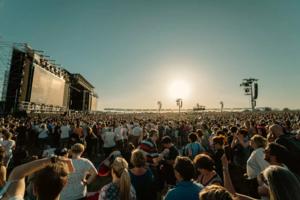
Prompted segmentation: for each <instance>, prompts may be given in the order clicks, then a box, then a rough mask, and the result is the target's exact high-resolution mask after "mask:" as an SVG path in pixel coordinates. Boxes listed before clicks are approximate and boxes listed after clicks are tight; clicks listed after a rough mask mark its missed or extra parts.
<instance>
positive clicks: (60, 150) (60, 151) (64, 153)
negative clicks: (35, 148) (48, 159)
mask: <svg viewBox="0 0 300 200" xmlns="http://www.w3.org/2000/svg"><path fill="white" fill-rule="evenodd" d="M54 154H55V155H57V156H63V157H66V158H68V155H69V150H68V149H67V148H57V149H56V150H55V151H54Z"/></svg>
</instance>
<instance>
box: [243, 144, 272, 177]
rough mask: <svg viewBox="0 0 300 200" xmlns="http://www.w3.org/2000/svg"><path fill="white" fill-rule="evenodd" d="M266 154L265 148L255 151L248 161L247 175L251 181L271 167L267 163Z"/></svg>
mask: <svg viewBox="0 0 300 200" xmlns="http://www.w3.org/2000/svg"><path fill="white" fill-rule="evenodd" d="M264 158H265V153H264V149H263V148H258V149H255V150H254V151H253V152H252V153H251V155H250V157H249V159H248V161H247V175H248V177H249V178H250V179H253V178H256V177H257V176H258V175H259V174H260V173H261V172H262V171H263V170H264V169H266V168H267V167H268V166H269V163H268V162H267V161H265V159H264Z"/></svg>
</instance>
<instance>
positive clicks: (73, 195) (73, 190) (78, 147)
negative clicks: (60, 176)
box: [60, 143, 98, 200]
mask: <svg viewBox="0 0 300 200" xmlns="http://www.w3.org/2000/svg"><path fill="white" fill-rule="evenodd" d="M71 152H72V163H73V167H74V172H72V173H70V174H69V176H68V181H67V185H66V186H65V187H64V189H63V190H62V192H61V194H60V199H61V200H77V199H84V198H86V195H87V185H88V184H90V183H91V182H92V181H93V180H94V178H95V177H96V176H97V173H98V172H97V170H96V168H95V166H94V165H93V163H92V162H91V161H90V160H88V159H86V158H81V155H82V153H83V152H84V146H83V145H82V144H79V143H77V144H74V145H73V146H72V148H71ZM87 177H88V178H87Z"/></svg>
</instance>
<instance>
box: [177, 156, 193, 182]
mask: <svg viewBox="0 0 300 200" xmlns="http://www.w3.org/2000/svg"><path fill="white" fill-rule="evenodd" d="M174 172H175V177H176V179H177V180H178V181H182V180H183V181H190V180H191V179H192V178H193V177H194V175H195V168H194V165H193V162H192V161H191V159H190V158H189V157H185V156H177V158H176V159H175V163H174Z"/></svg>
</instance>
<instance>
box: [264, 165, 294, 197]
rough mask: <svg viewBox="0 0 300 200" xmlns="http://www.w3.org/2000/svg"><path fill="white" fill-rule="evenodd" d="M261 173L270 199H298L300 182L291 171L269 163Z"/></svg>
mask: <svg viewBox="0 0 300 200" xmlns="http://www.w3.org/2000/svg"><path fill="white" fill-rule="evenodd" d="M262 174H263V179H264V183H265V184H266V185H267V186H268V188H269V193H270V200H289V199H291V200H300V193H299V191H300V183H299V180H298V179H297V178H296V177H295V175H294V174H293V173H292V172H291V171H289V170H288V169H286V168H284V167H280V166H275V165H271V166H269V167H268V168H266V169H265V170H264V171H263V172H262Z"/></svg>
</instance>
